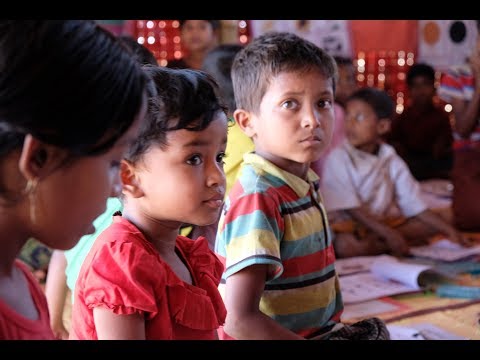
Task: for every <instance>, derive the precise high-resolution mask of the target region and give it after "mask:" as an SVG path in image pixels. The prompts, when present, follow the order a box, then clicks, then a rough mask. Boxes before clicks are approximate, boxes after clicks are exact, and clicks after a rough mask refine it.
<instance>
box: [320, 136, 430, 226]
mask: <svg viewBox="0 0 480 360" xmlns="http://www.w3.org/2000/svg"><path fill="white" fill-rule="evenodd" d="M320 190H321V194H322V196H323V200H324V204H325V207H326V209H327V211H334V210H346V209H353V208H357V207H359V206H360V205H366V206H367V207H368V209H369V210H370V212H371V213H372V214H374V215H376V216H378V217H379V218H380V219H384V218H387V217H393V216H399V215H403V216H406V217H411V216H415V215H417V214H419V213H421V212H422V211H424V210H425V209H427V206H426V204H425V203H424V202H423V201H422V200H421V198H420V185H419V183H418V182H417V181H416V180H415V179H414V178H413V176H412V174H411V173H410V170H409V169H408V167H407V165H406V164H405V162H404V161H403V160H402V159H401V158H400V157H399V156H398V155H397V153H396V152H395V150H394V148H393V147H391V146H390V145H388V144H381V146H380V149H379V152H378V155H372V154H369V153H366V152H364V151H360V150H357V149H356V148H354V147H353V146H352V145H350V144H349V143H348V142H347V141H345V142H343V144H342V145H340V146H339V147H337V148H336V149H334V150H333V151H332V152H331V153H330V154H329V155H328V157H327V159H326V161H325V165H324V169H323V173H322V179H321V187H320Z"/></svg>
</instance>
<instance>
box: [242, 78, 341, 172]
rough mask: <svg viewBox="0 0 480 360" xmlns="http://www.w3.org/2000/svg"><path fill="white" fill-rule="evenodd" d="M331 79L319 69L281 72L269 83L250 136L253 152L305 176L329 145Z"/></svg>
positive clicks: (331, 101) (331, 103)
mask: <svg viewBox="0 0 480 360" xmlns="http://www.w3.org/2000/svg"><path fill="white" fill-rule="evenodd" d="M333 100H334V96H333V88H332V79H327V78H326V77H325V76H324V75H322V74H321V73H320V72H319V71H318V70H309V71H306V72H298V71H296V72H282V73H280V74H278V75H277V76H275V77H273V78H272V79H271V80H270V84H269V86H268V88H267V91H266V92H265V94H264V96H263V98H262V100H261V103H260V107H259V111H258V113H257V114H253V113H252V114H250V116H251V119H250V123H251V129H250V130H249V133H247V135H249V136H250V137H252V139H253V141H254V143H255V151H256V153H258V154H260V155H262V156H263V157H265V158H266V159H267V160H269V161H271V162H273V163H274V164H275V165H277V166H279V167H280V168H282V169H284V170H287V171H290V172H292V173H294V174H296V175H297V176H300V177H304V176H305V173H306V169H308V166H309V164H310V162H312V161H314V160H317V159H318V158H319V157H320V155H321V154H322V153H323V151H324V150H325V149H326V148H327V146H328V144H329V143H330V139H331V136H332V128H333V119H334V113H333Z"/></svg>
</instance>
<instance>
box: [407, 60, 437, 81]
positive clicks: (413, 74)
mask: <svg viewBox="0 0 480 360" xmlns="http://www.w3.org/2000/svg"><path fill="white" fill-rule="evenodd" d="M419 76H423V77H425V78H426V79H428V81H429V82H430V83H431V84H432V86H433V85H434V84H435V69H434V68H433V67H432V66H430V65H428V64H424V63H417V64H413V65H412V67H411V68H410V69H409V70H408V72H407V85H408V87H411V86H412V85H413V79H415V78H417V77H419Z"/></svg>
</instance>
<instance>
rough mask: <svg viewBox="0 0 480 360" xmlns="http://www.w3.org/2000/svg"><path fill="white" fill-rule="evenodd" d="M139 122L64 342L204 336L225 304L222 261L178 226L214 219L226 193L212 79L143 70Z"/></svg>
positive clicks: (221, 115) (221, 114) (220, 111)
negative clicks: (146, 81) (146, 82)
mask: <svg viewBox="0 0 480 360" xmlns="http://www.w3.org/2000/svg"><path fill="white" fill-rule="evenodd" d="M144 69H145V71H146V72H147V73H148V74H149V75H150V76H151V78H152V79H153V82H154V85H152V84H151V85H150V86H149V95H150V98H149V107H148V113H147V116H146V118H145V121H146V124H145V125H144V127H143V128H142V129H141V131H140V134H139V136H138V138H137V139H136V141H135V142H134V143H133V144H132V146H131V147H130V150H129V152H128V153H127V155H126V157H125V159H123V160H122V161H121V164H120V178H121V182H122V200H123V214H121V213H117V214H114V217H113V223H112V225H110V226H109V227H108V228H107V229H106V230H105V231H104V232H102V234H101V235H100V236H99V237H98V238H97V239H96V241H95V244H94V245H93V247H92V249H91V250H90V252H89V254H88V255H87V257H86V259H85V260H84V262H83V264H82V268H81V270H80V273H79V276H78V279H77V283H76V285H75V293H74V302H73V309H72V326H71V332H70V338H71V339H147V340H151V339H162V340H180V339H191V340H213V339H216V338H217V334H216V329H217V328H218V327H219V326H220V325H222V324H223V322H224V319H225V316H226V310H225V307H224V304H223V301H222V298H221V297H220V294H219V292H218V289H217V286H218V284H219V282H220V277H221V273H222V271H223V266H222V264H221V263H220V261H219V260H218V259H217V257H216V256H215V254H214V253H213V252H212V251H211V250H210V249H209V247H208V242H207V240H206V239H205V238H199V239H197V240H191V239H188V238H186V237H184V236H181V235H178V231H179V228H180V226H181V224H182V223H189V224H197V225H202V226H204V225H209V224H212V223H213V222H215V221H216V220H217V219H218V216H219V213H220V209H221V208H222V205H223V198H224V194H225V174H224V171H223V158H224V156H225V148H226V143H227V115H226V109H225V108H224V107H223V106H222V105H221V104H220V102H219V99H218V98H217V96H216V92H215V87H216V84H215V82H214V80H213V79H212V78H211V77H210V76H208V75H207V74H206V73H203V72H200V71H194V70H187V69H183V70H173V69H168V68H165V67H151V66H150V67H148V66H147V67H145V68H144Z"/></svg>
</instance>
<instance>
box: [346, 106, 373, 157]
mask: <svg viewBox="0 0 480 360" xmlns="http://www.w3.org/2000/svg"><path fill="white" fill-rule="evenodd" d="M378 120H379V119H378V118H377V115H376V114H375V111H374V110H373V108H372V107H371V106H370V105H369V104H368V103H367V102H365V101H362V100H359V99H353V100H350V101H348V102H347V104H346V109H345V135H346V137H347V139H348V141H349V142H350V144H351V145H352V146H354V147H356V148H357V149H359V150H363V151H366V152H369V153H372V152H373V151H374V149H375V147H376V144H377V143H378V139H379V131H378Z"/></svg>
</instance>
